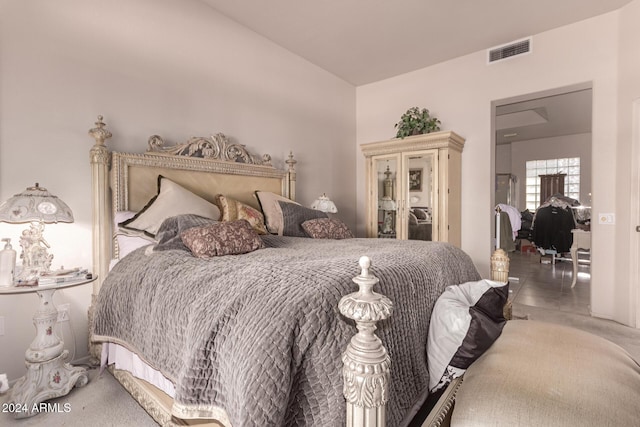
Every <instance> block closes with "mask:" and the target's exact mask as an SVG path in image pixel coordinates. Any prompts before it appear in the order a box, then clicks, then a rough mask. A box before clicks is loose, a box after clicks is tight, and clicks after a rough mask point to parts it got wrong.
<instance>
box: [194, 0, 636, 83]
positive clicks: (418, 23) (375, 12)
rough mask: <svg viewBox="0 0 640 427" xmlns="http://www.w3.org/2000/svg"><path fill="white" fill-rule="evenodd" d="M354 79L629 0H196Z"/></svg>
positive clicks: (402, 69)
mask: <svg viewBox="0 0 640 427" xmlns="http://www.w3.org/2000/svg"><path fill="white" fill-rule="evenodd" d="M202 1H203V2H205V3H207V4H209V5H210V6H211V7H213V8H214V9H216V10H217V11H218V12H220V13H222V14H223V15H225V16H227V17H229V18H231V19H232V20H234V21H236V22H238V23H240V24H242V25H243V26H245V27H247V28H249V29H251V30H253V31H255V32H256V33H258V34H261V35H262V36H264V37H266V38H267V39H270V40H272V41H273V42H275V43H276V44H278V45H280V46H282V47H284V48H286V49H288V50H290V51H291V52H293V53H295V54H296V55H298V56H301V57H303V58H306V59H307V60H309V61H310V62H312V63H314V64H316V65H317V66H319V67H321V68H323V69H325V70H327V71H329V72H331V73H333V74H335V75H336V76H338V77H341V78H342V79H344V80H346V81H347V82H349V83H352V84H353V85H356V86H358V85H362V84H366V83H371V82H375V81H378V80H382V79H386V78H389V77H393V76H396V75H399V74H403V73H407V72H410V71H413V70H417V69H420V68H424V67H427V66H429V65H433V64H436V63H438V62H442V61H445V60H448V59H452V58H455V57H458V56H462V55H465V54H469V53H472V52H476V51H478V50H483V49H486V48H489V47H492V46H497V45H501V44H504V43H508V42H511V41H513V40H517V39H520V38H523V37H527V36H531V35H534V34H538V33H541V32H543V31H546V30H550V29H553V28H556V27H560V26H563V25H567V24H572V23H574V22H577V21H581V20H583V19H587V18H590V17H593V16H596V15H600V14H603V13H606V12H610V11H612V10H616V9H618V8H620V7H621V6H623V5H625V4H627V3H629V2H630V1H631V0H606V1H604V0H508V1H505V0H481V1H478V0H453V1H451V0H320V1H311V0H268V1H265V0H239V1H229V0H202Z"/></svg>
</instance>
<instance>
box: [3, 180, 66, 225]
mask: <svg viewBox="0 0 640 427" xmlns="http://www.w3.org/2000/svg"><path fill="white" fill-rule="evenodd" d="M0 221H4V222H8V223H13V224H20V223H24V222H33V221H42V222H44V223H48V224H49V223H54V222H73V213H72V212H71V209H69V206H67V204H66V203H65V202H63V201H62V200H60V199H59V198H58V197H56V196H54V195H53V194H51V193H49V192H48V191H47V189H46V188H42V187H40V186H39V185H38V184H37V183H36V185H35V186H34V187H28V188H27V189H26V190H25V191H23V192H22V193H19V194H16V195H15V196H13V197H11V198H9V199H8V200H6V201H5V202H3V203H2V204H1V205H0Z"/></svg>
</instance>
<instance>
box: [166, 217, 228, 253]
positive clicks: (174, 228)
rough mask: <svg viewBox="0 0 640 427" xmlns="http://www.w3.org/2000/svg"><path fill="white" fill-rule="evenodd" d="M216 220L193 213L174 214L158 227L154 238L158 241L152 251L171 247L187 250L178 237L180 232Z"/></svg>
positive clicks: (212, 222)
mask: <svg viewBox="0 0 640 427" xmlns="http://www.w3.org/2000/svg"><path fill="white" fill-rule="evenodd" d="M217 222H219V221H216V220H214V219H211V218H205V217H202V216H199V215H194V214H185V215H176V216H172V217H169V218H167V219H165V220H164V221H163V222H162V225H161V226H160V228H159V229H158V234H156V239H158V243H157V244H156V245H155V246H154V247H153V250H154V251H168V250H171V249H181V250H184V251H188V250H189V248H187V247H186V246H185V244H184V243H183V242H182V239H181V238H180V233H182V232H183V231H185V230H188V229H190V228H193V227H203V226H206V225H211V224H215V223H217Z"/></svg>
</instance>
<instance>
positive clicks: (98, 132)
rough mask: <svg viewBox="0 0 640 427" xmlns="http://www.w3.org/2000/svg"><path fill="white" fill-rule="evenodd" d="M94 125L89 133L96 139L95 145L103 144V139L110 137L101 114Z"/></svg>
mask: <svg viewBox="0 0 640 427" xmlns="http://www.w3.org/2000/svg"><path fill="white" fill-rule="evenodd" d="M95 125H96V127H95V128H93V129H91V130H90V131H89V135H91V136H92V137H93V139H95V140H96V145H99V146H104V142H105V140H107V139H109V138H111V132H109V131H108V130H106V129H105V128H104V127H105V126H106V125H105V123H104V122H103V121H102V116H98V121H97V122H96V123H95Z"/></svg>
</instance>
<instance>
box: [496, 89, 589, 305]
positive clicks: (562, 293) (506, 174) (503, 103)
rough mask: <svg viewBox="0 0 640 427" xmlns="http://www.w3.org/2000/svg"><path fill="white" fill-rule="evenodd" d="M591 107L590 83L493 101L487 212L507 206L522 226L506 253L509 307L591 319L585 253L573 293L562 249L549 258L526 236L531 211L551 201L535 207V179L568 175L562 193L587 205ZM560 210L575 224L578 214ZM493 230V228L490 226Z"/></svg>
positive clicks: (582, 217)
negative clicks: (489, 207)
mask: <svg viewBox="0 0 640 427" xmlns="http://www.w3.org/2000/svg"><path fill="white" fill-rule="evenodd" d="M591 105H592V89H591V84H590V83H587V84H580V85H573V86H570V87H563V88H557V89H552V90H548V91H543V92H537V93H531V94H526V95H522V96H518V97H513V98H507V99H501V100H496V101H493V102H492V139H493V148H494V149H495V158H494V162H495V163H494V170H493V172H494V176H495V181H494V186H493V189H492V198H493V201H494V202H495V203H493V206H497V205H498V204H507V205H509V206H511V207H513V208H515V209H512V210H517V212H520V213H521V219H522V221H521V224H522V228H521V230H519V231H517V235H516V238H515V243H516V244H515V251H512V252H509V257H510V259H511V266H510V281H511V290H512V295H511V298H512V299H513V301H514V302H515V303H520V304H525V305H530V306H535V307H540V308H545V309H551V310H558V311H561V312H567V313H573V314H583V315H589V314H590V305H591V291H590V268H589V265H588V262H589V261H590V260H589V257H590V253H589V252H585V251H580V252H579V254H578V258H580V262H579V263H578V269H577V274H575V277H576V284H575V285H574V286H573V287H572V286H571V285H572V282H573V278H574V270H573V260H572V259H571V257H570V256H569V254H568V253H565V252H564V250H566V249H567V248H564V247H562V248H561V249H562V250H561V251H560V252H559V253H555V254H554V253H553V252H555V246H553V245H549V246H550V247H549V248H541V247H540V246H542V245H541V244H539V245H538V246H536V245H535V244H534V242H533V240H534V239H533V236H532V231H531V229H532V228H533V218H534V215H535V214H536V211H537V210H538V209H540V206H541V205H542V206H543V207H544V206H545V202H549V199H547V200H541V194H540V179H541V178H540V175H545V174H561V175H566V177H565V180H566V181H567V182H566V185H565V187H564V188H565V189H566V191H561V193H566V194H563V195H565V196H567V197H570V199H573V200H577V201H578V204H579V205H580V206H582V207H587V208H588V207H590V205H591V196H592V195H591V162H592V159H591V153H592V150H591V122H592V117H591ZM576 171H579V172H576ZM505 185H507V186H508V187H507V188H505ZM505 194H506V195H508V197H507V198H504V197H503V195H505ZM552 202H555V200H554V201H552ZM566 207H567V210H568V212H571V215H572V216H573V217H574V218H575V217H576V213H578V211H577V210H575V209H571V208H569V207H568V206H566ZM540 212H542V211H540ZM585 215H586V218H585ZM588 215H589V209H586V208H585V209H582V210H580V211H579V215H578V216H579V217H580V222H583V223H584V224H585V225H584V227H585V228H588V225H589V220H588ZM525 217H526V219H525ZM491 226H492V228H493V229H495V222H494V221H493V220H492V224H491ZM527 227H529V229H527ZM539 230H541V227H538V231H539ZM514 232H515V230H514ZM569 232H570V230H569ZM538 243H540V242H538ZM561 246H564V245H558V247H559V248H560V247H561Z"/></svg>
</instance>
